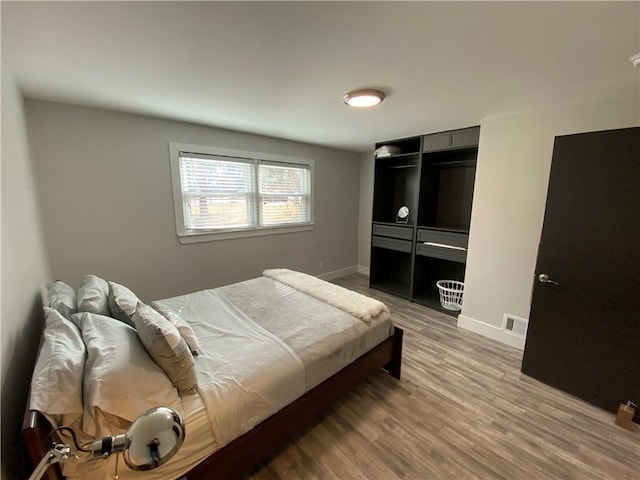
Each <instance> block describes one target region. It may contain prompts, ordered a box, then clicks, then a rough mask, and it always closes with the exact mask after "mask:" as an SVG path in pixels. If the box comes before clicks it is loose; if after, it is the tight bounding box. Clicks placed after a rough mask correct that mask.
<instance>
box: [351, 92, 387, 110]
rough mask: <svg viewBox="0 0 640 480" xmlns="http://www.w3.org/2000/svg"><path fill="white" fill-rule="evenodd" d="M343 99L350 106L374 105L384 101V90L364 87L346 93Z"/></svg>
mask: <svg viewBox="0 0 640 480" xmlns="http://www.w3.org/2000/svg"><path fill="white" fill-rule="evenodd" d="M342 100H343V101H344V103H345V104H347V105H349V106H350V107H373V106H374V105H378V104H379V103H382V101H383V100H384V92H383V91H381V90H376V89H375V88H362V89H360V90H352V91H351V92H348V93H346V94H345V95H344V97H342Z"/></svg>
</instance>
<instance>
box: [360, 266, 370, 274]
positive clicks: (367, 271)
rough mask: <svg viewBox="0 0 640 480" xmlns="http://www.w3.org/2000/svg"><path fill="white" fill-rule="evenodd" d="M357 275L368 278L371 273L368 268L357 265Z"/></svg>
mask: <svg viewBox="0 0 640 480" xmlns="http://www.w3.org/2000/svg"><path fill="white" fill-rule="evenodd" d="M358 273H362V274H363V275H366V276H367V277H368V276H369V275H370V273H371V269H370V268H369V267H365V266H364V265H358Z"/></svg>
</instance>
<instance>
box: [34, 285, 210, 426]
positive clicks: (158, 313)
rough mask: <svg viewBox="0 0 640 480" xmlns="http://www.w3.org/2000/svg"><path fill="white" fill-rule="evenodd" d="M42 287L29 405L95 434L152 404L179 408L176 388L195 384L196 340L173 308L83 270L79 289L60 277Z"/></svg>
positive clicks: (190, 389) (187, 389) (192, 388)
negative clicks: (42, 306)
mask: <svg viewBox="0 0 640 480" xmlns="http://www.w3.org/2000/svg"><path fill="white" fill-rule="evenodd" d="M47 293H48V297H49V306H48V307H45V317H46V319H45V328H44V333H43V343H42V346H41V349H40V353H39V356H38V360H37V362H36V368H35V369H34V372H33V378H32V388H31V390H32V392H31V400H30V408H31V409H33V410H38V411H40V412H42V413H43V414H45V416H46V417H47V418H48V419H49V420H50V421H51V422H52V423H53V424H55V425H61V424H66V425H69V424H74V427H75V428H80V429H81V431H82V432H84V433H85V434H87V435H90V436H93V437H95V436H100V435H110V434H115V433H117V432H119V431H124V430H126V428H128V425H129V424H130V422H132V421H133V420H134V419H135V418H137V417H138V416H139V415H140V414H141V413H143V412H145V411H146V410H148V409H149V408H152V407H155V406H168V407H172V408H174V409H175V410H176V411H178V412H181V411H182V402H181V399H180V395H179V394H191V393H195V392H197V378H196V368H195V360H194V357H193V356H194V355H197V354H198V350H199V349H200V345H199V343H198V339H197V338H196V336H195V333H194V332H193V329H192V328H191V326H190V325H189V324H188V323H187V322H186V321H184V319H182V318H181V317H180V316H179V315H178V314H177V313H176V312H173V311H172V310H170V309H168V308H166V306H163V305H161V304H158V305H154V307H155V308H153V307H152V306H148V305H145V304H144V303H142V302H141V301H140V299H139V298H138V296H137V295H136V294H135V293H133V292H132V291H131V290H130V289H128V288H127V287H125V286H124V285H121V284H119V283H115V282H108V281H106V280H104V279H102V278H100V277H98V276H96V275H87V276H85V277H84V278H83V279H82V282H81V284H80V287H79V288H78V291H77V293H76V291H75V290H74V289H73V288H72V287H70V286H69V285H67V284H65V283H64V282H61V281H56V282H53V283H51V284H49V285H47ZM83 407H84V408H83ZM77 424H79V425H77Z"/></svg>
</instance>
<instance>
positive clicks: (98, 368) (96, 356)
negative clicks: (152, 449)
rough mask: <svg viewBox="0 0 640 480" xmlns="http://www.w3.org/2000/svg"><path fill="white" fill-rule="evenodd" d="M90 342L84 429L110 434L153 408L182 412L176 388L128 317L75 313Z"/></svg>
mask: <svg viewBox="0 0 640 480" xmlns="http://www.w3.org/2000/svg"><path fill="white" fill-rule="evenodd" d="M73 321H74V322H76V323H77V324H78V325H82V338H83V339H84V343H85V344H86V346H87V362H86V366H85V375H84V389H83V390H84V405H85V410H84V413H83V418H82V431H83V432H85V433H86V434H88V435H92V436H100V435H110V434H113V432H116V431H122V430H123V429H124V428H126V427H127V422H132V421H133V420H135V419H136V418H137V417H138V416H139V415H140V414H142V413H144V412H145V411H147V410H148V409H150V408H153V407H158V406H167V407H171V408H174V409H176V411H177V412H179V413H182V402H181V400H180V396H179V395H178V392H177V390H176V388H175V387H174V386H173V384H172V383H171V381H170V380H169V379H168V378H167V376H166V375H165V374H164V372H163V371H162V370H161V369H160V367H158V366H157V365H156V364H155V363H154V362H153V360H152V359H151V358H150V357H149V355H148V354H147V352H146V351H145V349H144V346H143V345H142V344H141V343H140V340H139V339H138V336H137V335H136V331H135V330H134V329H133V328H131V327H129V326H128V325H125V324H124V323H123V322H116V321H113V319H111V318H106V317H104V316H102V315H97V314H93V313H88V312H84V313H76V314H75V315H73Z"/></svg>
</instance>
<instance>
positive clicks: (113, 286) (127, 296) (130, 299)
mask: <svg viewBox="0 0 640 480" xmlns="http://www.w3.org/2000/svg"><path fill="white" fill-rule="evenodd" d="M139 301H140V300H139V299H138V297H137V296H136V294H135V293H133V292H132V291H131V290H129V289H128V288H127V287H125V286H124V285H120V284H119V283H116V282H109V310H110V311H111V316H112V317H113V318H117V319H118V320H120V321H121V322H124V323H126V324H127V325H130V326H132V327H134V328H135V325H134V324H133V320H132V317H133V314H134V313H135V311H136V306H137V305H138V302H139Z"/></svg>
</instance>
